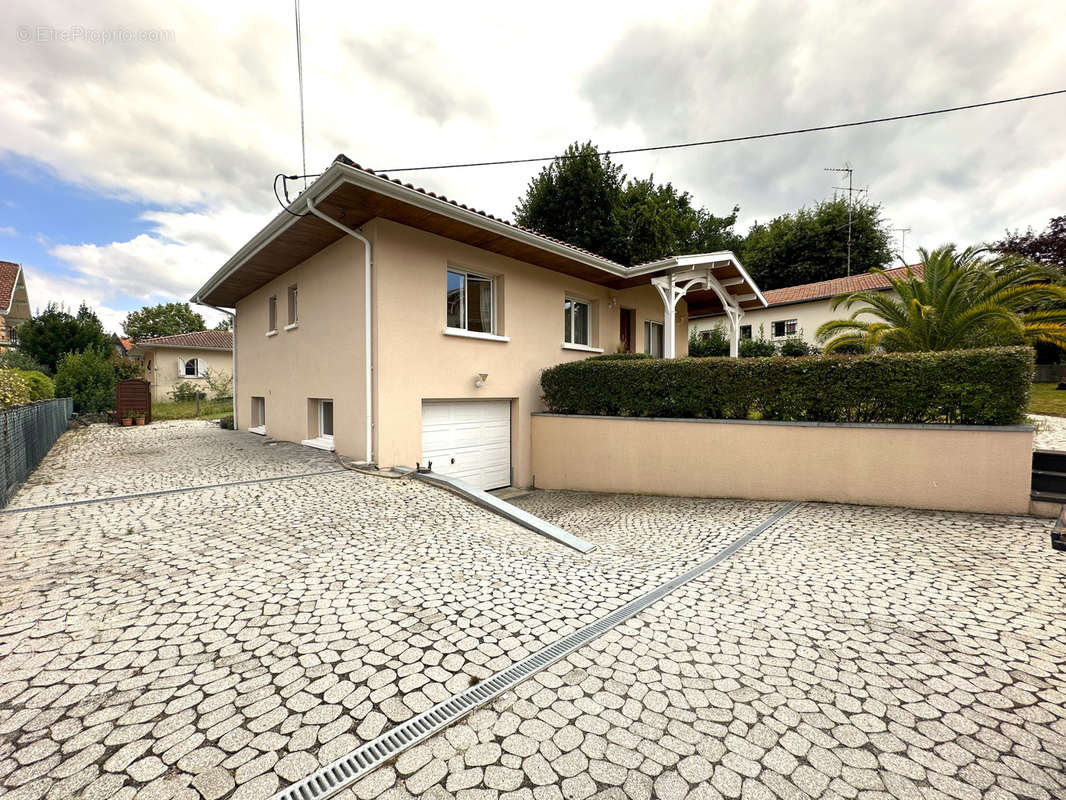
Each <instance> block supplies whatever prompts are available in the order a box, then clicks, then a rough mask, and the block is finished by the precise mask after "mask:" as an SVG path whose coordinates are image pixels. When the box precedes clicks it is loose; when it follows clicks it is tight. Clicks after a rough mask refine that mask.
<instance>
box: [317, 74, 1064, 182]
mask: <svg viewBox="0 0 1066 800" xmlns="http://www.w3.org/2000/svg"><path fill="white" fill-rule="evenodd" d="M1059 94H1066V89H1056V90H1055V91H1052V92H1039V93H1037V94H1027V95H1022V96H1020V97H1008V98H1005V99H1003V100H988V101H986V102H984V103H970V104H968V105H964V106H952V107H951V108H938V109H935V110H933V111H919V112H916V113H913V114H896V115H895V116H891V117H877V118H875V119H863V120H858V121H856V122H838V123H835V124H833V125H816V126H814V127H811V128H793V129H792V130H785V131H775V132H773V133H756V134H751V135H749V136H730V137H727V138H725V139H707V140H706V141H702V142H682V143H681V144H664V145H657V146H653V147H630V148H628V149H625V150H597V151H595V152H596V155H625V154H627V153H650V152H654V151H658V150H680V149H682V148H686V147H704V146H706V145H712V144H728V143H730V142H750V141H753V140H756V139H773V138H775V137H778V136H795V135H797V134H801V133H816V132H818V131H831V130H837V129H839V128H857V127H860V126H862V125H879V124H881V123H885V122H896V121H898V120H902V119H917V118H918V117H931V116H935V115H937V114H951V113H954V112H956V111H969V110H970V109H974V108H986V107H988V106H1000V105H1005V104H1007V103H1020V102H1023V101H1025V100H1036V99H1038V98H1041V97H1052V96H1054V95H1059ZM583 156H584V154H582V155H566V154H563V155H556V156H538V157H536V158H510V159H503V160H501V161H469V162H465V163H460V164H436V165H433V166H425V167H398V168H396V169H380V170H375V171H376V172H379V173H381V172H418V171H422V170H430V169H460V168H464V167H496V166H502V165H505V164H533V163H537V162H541V161H555V160H556V159H569V158H582V157H583ZM304 172H305V173H306V172H307V168H306V167H304ZM308 177H314V176H308Z"/></svg>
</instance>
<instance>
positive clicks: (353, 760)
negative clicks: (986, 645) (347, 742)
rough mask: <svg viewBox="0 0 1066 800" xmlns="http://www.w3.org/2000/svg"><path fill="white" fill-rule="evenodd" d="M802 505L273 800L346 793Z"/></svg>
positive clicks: (784, 509)
mask: <svg viewBox="0 0 1066 800" xmlns="http://www.w3.org/2000/svg"><path fill="white" fill-rule="evenodd" d="M798 505H799V502H797V501H793V502H791V503H787V504H786V505H784V506H782V507H781V508H780V509H778V510H777V511H775V512H774V513H773V514H772V515H771V516H770V517H769V518H768V519H767V520H766V521H765V522H763V523H762V524H760V525H758V526H757V527H755V528H752V529H751V530H750V531H748V532H747V533H746V534H744V535H743V536H741V537H740V538H738V539H736V540H734V541H733V542H731V543H729V544H728V545H726V546H725V547H723V548H722V549H721V550H719V551H718V552H717V553H715V554H714V555H713V556H712V557H711V558H709V559H707V560H706V561H704V562H702V563H701V564H697V565H696V566H695V567H693V568H692V569H690V570H689V571H688V572H685V573H682V574H681V575H678V576H677V577H676V578H673V579H671V580H669V581H667V582H666V583H664V584H662V585H660V586H658V587H656V588H655V589H652V590H651V591H650V592H648V593H647V594H645V595H643V596H641V597H638V598H637V599H636V600H631V601H630V602H628V603H626V604H625V605H624V606H621V607H620V608H617V609H615V610H614V611H612V612H610V613H609V614H607V615H606V616H603V617H600V619H598V620H596V621H595V622H593V623H590V624H589V625H586V626H585V627H584V628H580V629H579V630H576V631H574V632H573V633H571V634H569V635H568V636H564V637H563V638H562V639H560V640H559V641H557V642H555V643H554V644H550V645H548V646H547V647H545V648H544V649H543V650H538V651H537V652H536V653H533V654H532V655H529V656H526V657H525V658H523V659H522V660H521V661H518V662H516V663H514V664H512V665H511V666H509V667H507V669H504V670H501V671H500V672H497V673H496V674H495V675H493V676H492V677H491V678H488V679H486V680H484V681H482V682H481V683H478V684H476V685H475V686H471V687H470V688H469V689H466V690H465V691H463V692H460V693H459V694H457V695H454V696H453V697H451V698H449V699H448V700H445V701H444V702H442V703H438V704H437V705H435V706H433V708H431V709H430V710H429V711H425V712H423V713H421V714H419V715H418V716H417V717H412V718H411V719H409V720H407V721H406V722H403V723H400V724H399V725H397V726H396V727H395V728H393V729H392V730H389V731H386V732H385V733H383V734H382V735H381V736H379V737H378V738H376V739H374V740H373V741H370V742H367V743H366V744H364V745H363V746H361V747H359V748H357V749H356V750H353V751H352V752H351V753H349V754H348V755H346V756H342V757H341V758H338V759H337V760H336V761H334V762H333V763H331V764H327V765H326V766H324V767H322V769H320V770H318V771H317V772H313V773H311V774H310V775H308V776H307V777H306V778H303V779H302V780H300V781H297V782H296V783H294V784H292V785H291V786H289V787H288V788H286V789H283V790H282V791H280V792H278V793H277V794H275V795H274V796H273V797H272V798H271V800H324V798H327V797H330V796H332V795H334V794H336V793H337V792H340V791H342V790H343V789H345V788H347V787H348V786H350V785H351V784H353V783H355V781H357V780H359V779H360V778H362V777H363V776H364V775H366V774H367V773H368V772H370V771H371V770H373V769H374V768H375V767H378V766H381V765H382V764H384V763H385V762H386V761H388V760H390V759H392V758H395V757H396V756H397V755H399V754H400V753H401V752H403V751H404V750H406V749H407V748H409V747H411V746H412V745H414V744H416V743H418V742H420V741H422V740H423V739H427V738H429V737H430V736H432V735H433V734H435V733H438V732H439V731H441V730H443V729H444V728H447V727H448V726H449V725H451V724H452V723H454V722H457V721H458V720H459V719H461V718H462V717H464V716H466V715H467V714H468V713H470V712H471V711H473V710H474V709H476V708H478V707H479V706H483V705H485V704H486V703H487V702H489V701H490V700H492V699H493V698H495V697H497V696H499V695H501V694H503V693H504V692H505V691H507V690H508V689H510V688H512V687H514V686H516V685H517V684H519V683H521V682H522V681H524V680H525V679H526V678H528V677H530V676H531V675H534V674H536V673H538V672H540V671H541V670H542V669H544V668H546V667H549V666H551V665H552V664H554V663H555V662H556V661H559V660H560V659H561V658H563V657H565V656H567V655H569V654H570V653H572V652H574V651H575V650H578V649H580V648H582V647H584V646H585V645H586V644H588V643H589V642H591V641H592V640H594V639H597V638H598V637H600V636H601V635H602V634H604V633H606V632H607V631H609V630H610V629H611V628H614V627H615V626H617V625H619V624H620V623H622V622H625V621H626V620H627V619H629V618H630V617H632V616H635V615H636V614H638V613H639V612H641V611H643V610H644V609H645V608H647V607H648V606H650V605H651V604H652V603H654V602H656V601H657V600H661V599H662V598H663V597H665V596H666V595H668V594H670V593H671V592H672V591H674V590H675V589H677V588H678V587H680V586H682V585H684V584H686V583H688V582H689V581H691V580H692V579H693V578H696V577H698V576H699V575H701V574H702V573H704V572H706V571H707V570H709V569H711V568H712V567H714V566H716V565H718V564H720V563H721V562H723V561H725V560H726V559H727V558H729V557H730V556H731V555H733V554H734V553H735V552H737V550H739V549H740V548H742V547H744V545H746V544H748V542H750V541H751V540H752V539H754V538H755V537H756V536H758V535H759V534H761V533H763V532H764V531H765V530H766V529H767V528H769V527H770V526H772V525H773V524H774V523H776V522H778V521H779V520H780V519H781V518H782V517H784V516H785V515H786V514H788V513H789V512H790V511H792V510H793V509H794V508H796V506H798Z"/></svg>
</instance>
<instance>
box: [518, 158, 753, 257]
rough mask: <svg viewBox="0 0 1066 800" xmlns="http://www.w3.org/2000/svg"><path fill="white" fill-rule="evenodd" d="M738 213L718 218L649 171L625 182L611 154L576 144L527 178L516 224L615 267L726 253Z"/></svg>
mask: <svg viewBox="0 0 1066 800" xmlns="http://www.w3.org/2000/svg"><path fill="white" fill-rule="evenodd" d="M737 210H738V209H736V208H734V209H733V210H732V213H730V214H729V215H726V216H716V215H714V214H711V213H710V212H709V211H707V209H705V208H700V207H696V206H694V205H693V202H692V196H691V195H690V194H689V193H688V192H683V191H678V190H677V189H676V188H675V187H674V186H673V185H672V184H670V183H666V184H657V183H655V178H654V176H650V177H648V178H646V179H634V180H627V179H626V176H625V175H624V174H623V173H622V167H621V166H620V165H618V164H615V163H614V162H613V161H612V160H611V157H610V155H608V154H600V153H598V152H597V150H596V147H595V146H594V145H593V144H592V143H591V142H586V143H585V144H580V143H577V142H575V143H574V144H572V145H570V146H569V147H567V149H566V152H565V153H564V155H563V156H561V157H560V158H557V159H555V160H554V161H553V162H552V163H551V164H550V165H548V166H547V167H545V168H544V169H542V170H541V171H540V173H539V174H538V175H537V176H536V177H535V178H533V180H531V181H530V182H529V185H528V186H527V187H526V193H525V195H524V196H523V197H522V198H521V199H520V200H519V201H518V204H517V206H516V207H515V212H514V215H515V222H517V223H518V224H519V225H524V226H525V227H527V228H532V229H534V230H536V231H538V232H540V233H543V234H545V235H547V236H553V237H555V238H557V239H562V240H563V241H565V242H567V243H569V244H573V245H576V246H578V247H583V248H585V249H586V250H590V251H592V252H593V253H596V254H597V255H601V256H604V257H606V258H609V259H611V260H612V261H617V262H618V263H620V264H626V265H629V264H639V263H642V262H644V261H652V260H654V259H657V258H663V257H665V256H670V255H683V254H686V253H699V252H711V251H715V250H731V249H735V248H736V247H737V246H739V243H740V237H739V236H737V235H736V233H734V231H733V226H734V225H735V224H736V219H737Z"/></svg>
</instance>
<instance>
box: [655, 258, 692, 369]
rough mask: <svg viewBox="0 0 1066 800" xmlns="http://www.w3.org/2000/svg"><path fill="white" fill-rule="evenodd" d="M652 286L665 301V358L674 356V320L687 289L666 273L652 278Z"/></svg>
mask: <svg viewBox="0 0 1066 800" xmlns="http://www.w3.org/2000/svg"><path fill="white" fill-rule="evenodd" d="M651 283H652V286H654V287H655V290H656V291H657V292H658V293H659V297H661V298H662V301H663V358H674V357H675V348H674V339H675V337H676V333H675V331H674V324H675V323H674V320H675V317H676V309H677V301H678V300H680V299H681V298H682V297H684V296H685V292H686V290H687V287H686V289H679V288H678V286H677V284H675V283H674V276H673V275H665V276H663V277H661V278H652V279H651Z"/></svg>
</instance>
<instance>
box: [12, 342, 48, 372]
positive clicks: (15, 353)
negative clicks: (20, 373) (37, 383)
mask: <svg viewBox="0 0 1066 800" xmlns="http://www.w3.org/2000/svg"><path fill="white" fill-rule="evenodd" d="M0 369H21V370H27V371H31V370H32V371H34V372H41V373H44V374H45V375H49V374H51V371H50V370H49V369H48V367H45V366H43V365H42V364H40V363H38V361H37V359H35V358H34V357H33V356H31V355H30V354H29V353H27V352H26V351H25V350H22V349H19V348H14V347H9V348H5V349H3V350H0Z"/></svg>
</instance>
